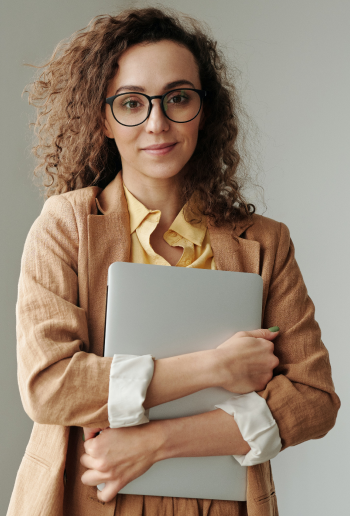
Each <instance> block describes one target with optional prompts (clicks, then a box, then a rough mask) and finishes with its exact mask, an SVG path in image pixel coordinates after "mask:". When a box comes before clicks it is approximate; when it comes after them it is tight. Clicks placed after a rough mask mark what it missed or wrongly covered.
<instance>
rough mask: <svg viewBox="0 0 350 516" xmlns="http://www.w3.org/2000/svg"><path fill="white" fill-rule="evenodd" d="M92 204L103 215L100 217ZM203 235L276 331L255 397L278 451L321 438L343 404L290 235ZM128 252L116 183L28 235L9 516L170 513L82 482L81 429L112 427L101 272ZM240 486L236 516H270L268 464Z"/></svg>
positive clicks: (240, 227)
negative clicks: (20, 412) (18, 455)
mask: <svg viewBox="0 0 350 516" xmlns="http://www.w3.org/2000/svg"><path fill="white" fill-rule="evenodd" d="M97 197H98V200H99V203H100V205H101V207H102V209H103V210H104V213H105V215H104V216H101V215H98V214H97V207H96V198H97ZM207 227H208V230H209V234H210V244H211V247H212V250H213V254H214V256H215V264H216V267H217V269H218V270H227V271H230V270H231V271H237V272H249V273H256V274H260V275H261V277H262V279H263V284H264V291H263V317H262V327H263V328H270V327H271V326H275V325H278V326H279V327H280V328H281V332H280V334H279V335H278V337H277V338H276V339H275V340H274V345H275V348H274V350H275V351H274V352H275V354H276V356H277V357H278V359H279V365H278V367H277V368H276V369H275V371H274V376H273V378H272V379H271V381H270V382H269V383H268V384H267V386H266V388H265V389H264V390H263V391H260V392H258V395H259V396H261V397H262V398H264V399H265V400H266V402H267V404H268V406H269V409H270V411H271V414H272V415H273V417H274V419H275V420H276V422H277V425H278V428H279V432H280V437H281V441H282V452H283V450H285V449H286V448H288V447H290V446H295V445H297V444H299V443H301V442H304V441H307V440H309V439H319V438H321V437H323V436H325V435H326V434H327V433H328V432H329V431H330V429H331V428H332V427H333V426H334V424H335V422H336V417H337V413H338V410H339V407H340V400H339V398H338V396H337V394H336V393H335V389H334V385H333V381H332V376H331V366H330V362H329V355H328V352H327V349H326V347H325V346H324V344H323V342H322V340H321V332H320V328H319V326H318V324H317V322H316V321H315V318H314V315H315V308H314V305H313V303H312V301H311V299H310V297H309V296H308V293H307V289H306V287H305V283H304V281H303V277H302V274H301V272H300V270H299V267H298V264H297V262H296V260H295V253H294V246H293V242H292V240H291V238H290V234H289V230H288V228H287V227H286V226H285V225H284V224H283V223H280V222H277V221H274V220H271V219H269V218H267V217H263V216H260V215H256V214H254V215H253V216H252V217H251V218H250V219H249V220H248V219H247V220H244V221H242V222H240V223H236V225H235V226H232V225H231V224H227V225H224V226H221V227H215V226H213V225H212V224H211V223H210V222H209V221H208V225H207ZM232 232H233V233H234V238H232ZM130 244H131V239H130V219H129V213H128V208H127V202H126V199H125V194H124V189H123V185H122V180H121V175H120V174H119V173H118V174H117V176H116V177H115V179H114V180H113V181H112V182H111V183H109V185H108V186H107V187H106V188H105V189H104V190H102V189H101V188H99V187H97V186H93V187H88V188H82V189H80V190H75V191H72V192H67V193H63V194H61V195H56V196H52V197H50V198H49V199H48V200H47V201H46V203H45V205H44V208H43V210H42V212H41V214H40V215H39V217H38V218H37V219H36V221H35V222H34V224H33V225H32V227H31V229H30V231H29V234H28V236H27V239H26V242H25V246H24V251H23V256H22V262H21V273H20V279H19V286H18V301H17V307H16V312H17V314H16V315H17V360H18V370H17V372H18V385H19V391H20V395H21V399H22V403H23V407H24V410H25V411H26V413H27V414H28V416H29V417H30V418H31V419H32V420H33V421H34V425H33V430H32V433H31V436H30V440H29V443H28V445H27V447H26V450H25V454H24V457H23V460H22V462H21V465H20V467H19V470H18V473H17V477H16V482H15V486H14V489H13V493H12V497H11V501H10V505H9V508H8V513H7V515H8V516H18V515H19V514H20V515H21V516H51V515H53V514H54V515H55V516H63V515H64V516H73V515H74V516H80V515H81V516H113V514H114V513H115V511H116V508H117V514H118V515H119V514H120V512H118V511H120V507H121V506H122V509H123V513H122V514H123V516H126V515H128V516H129V515H130V516H135V514H136V515H137V514H142V512H140V511H144V514H150V511H152V514H157V510H158V509H157V507H158V508H159V511H158V514H171V512H169V511H171V510H173V509H171V506H172V501H171V500H170V501H169V500H168V499H166V500H165V501H163V500H161V499H160V500H158V499H157V500H153V499H152V500H149V498H154V497H143V498H142V497H141V498H139V497H126V495H125V496H123V497H120V495H118V496H117V497H116V499H115V500H112V501H111V502H108V503H101V502H100V501H99V500H98V498H97V489H96V487H91V486H85V485H83V484H82V482H81V480H80V478H81V475H82V474H83V473H84V471H85V468H84V467H83V466H82V465H81V464H80V457H81V455H82V454H83V453H84V446H83V444H84V443H83V441H82V428H81V427H83V426H87V427H90V428H96V427H100V428H105V427H107V426H108V425H109V421H108V391H109V374H110V368H111V362H112V358H109V357H103V339H104V322H105V304H106V285H107V273H108V267H109V265H110V264H111V263H113V262H116V261H129V260H130ZM300 467H302V465H300ZM247 475H248V476H247V502H246V509H243V510H246V511H247V513H248V516H276V515H277V514H278V509H277V500H276V493H275V487H274V482H273V478H272V473H271V466H270V462H269V461H267V462H264V463H262V464H257V465H255V466H249V467H248V469H247ZM296 496H297V495H296ZM185 503H186V516H197V515H198V514H201V515H202V514H204V510H205V511H207V512H206V515H208V516H214V515H215V516H216V515H218V514H220V516H221V515H225V514H230V515H234V512H232V511H231V508H229V509H228V510H227V504H224V503H222V502H220V501H215V503H214V502H205V501H204V502H203V503H201V502H198V501H196V500H194V501H188V502H187V501H186V502H181V501H180V502H178V503H177V505H176V511H177V510H178V512H177V514H181V511H182V513H183V514H184V512H183V510H182V507H184V504H185ZM144 504H147V505H148V507H149V508H150V509H148V508H145V507H144ZM162 504H164V505H166V511H165V510H164V511H163V512H162ZM174 505H175V504H174ZM201 507H202V508H201ZM208 507H209V509H208ZM168 509H169V511H168ZM135 510H137V511H139V512H135ZM225 511H226V512H225ZM230 511H231V512H230ZM242 514H243V513H242ZM234 516H236V515H234Z"/></svg>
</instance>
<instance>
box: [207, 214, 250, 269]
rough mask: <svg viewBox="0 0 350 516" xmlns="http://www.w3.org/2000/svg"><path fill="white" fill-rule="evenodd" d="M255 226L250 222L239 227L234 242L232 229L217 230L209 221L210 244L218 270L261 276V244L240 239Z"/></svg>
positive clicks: (223, 227)
mask: <svg viewBox="0 0 350 516" xmlns="http://www.w3.org/2000/svg"><path fill="white" fill-rule="evenodd" d="M253 224H254V222H253V221H250V222H245V223H244V224H240V225H237V228H236V230H235V235H236V240H234V239H233V238H232V236H231V232H232V229H231V227H228V226H221V227H218V228H217V227H215V226H212V225H211V224H210V223H209V220H208V230H209V236H210V244H211V247H212V250H213V253H214V259H215V264H216V267H217V269H218V270H222V271H236V272H251V273H254V274H260V244H259V242H256V241H254V240H246V239H244V238H240V235H241V234H242V233H243V232H244V231H245V230H246V229H247V228H248V227H250V226H252V225H253Z"/></svg>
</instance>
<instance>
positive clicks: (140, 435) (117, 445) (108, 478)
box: [80, 422, 159, 502]
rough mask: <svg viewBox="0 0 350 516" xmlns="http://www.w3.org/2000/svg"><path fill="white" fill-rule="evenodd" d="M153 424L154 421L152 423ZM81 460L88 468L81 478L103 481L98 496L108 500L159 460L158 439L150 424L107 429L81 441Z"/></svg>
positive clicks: (88, 482)
mask: <svg viewBox="0 0 350 516" xmlns="http://www.w3.org/2000/svg"><path fill="white" fill-rule="evenodd" d="M155 423H156V422H155ZM84 448H85V452H86V453H84V455H82V456H81V458H80V462H81V464H82V465H83V466H85V467H86V468H88V470H87V471H85V473H84V474H83V475H82V477H81V481H82V483H83V484H85V485H88V486H97V485H98V484H101V483H105V484H106V485H105V487H104V488H103V490H102V491H98V492H97V497H98V499H99V500H101V501H102V502H110V501H111V500H112V499H113V498H114V497H115V496H116V495H117V494H118V492H119V491H120V489H122V488H123V487H124V486H126V484H128V483H129V482H131V481H132V480H134V479H135V478H137V477H139V476H141V475H142V474H143V473H145V472H146V471H147V470H148V469H149V468H150V467H151V466H152V465H153V464H154V463H155V462H157V460H158V455H157V454H158V448H159V439H158V437H157V436H156V434H155V432H153V423H152V422H150V423H146V424H144V425H138V426H132V427H127V428H107V429H105V430H104V431H103V432H102V433H101V434H100V435H98V436H97V437H95V438H94V439H88V440H86V441H85V443H84Z"/></svg>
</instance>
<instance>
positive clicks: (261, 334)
mask: <svg viewBox="0 0 350 516" xmlns="http://www.w3.org/2000/svg"><path fill="white" fill-rule="evenodd" d="M275 328H278V326H273V327H272V328H271V329H273V330H275ZM279 331H280V329H279V328H278V330H276V331H270V330H268V329H263V328H260V329H259V330H252V331H240V332H239V333H238V334H237V337H255V338H256V339H259V338H260V339H265V340H272V339H274V338H275V337H277V335H278V333H279Z"/></svg>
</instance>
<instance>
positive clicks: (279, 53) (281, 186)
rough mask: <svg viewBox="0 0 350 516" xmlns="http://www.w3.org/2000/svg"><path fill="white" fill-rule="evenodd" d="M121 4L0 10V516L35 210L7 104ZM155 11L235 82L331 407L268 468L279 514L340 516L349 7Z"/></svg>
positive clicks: (15, 441) (90, 1)
mask: <svg viewBox="0 0 350 516" xmlns="http://www.w3.org/2000/svg"><path fill="white" fill-rule="evenodd" d="M132 4H134V5H144V2H143V3H141V2H137V1H136V2H115V1H107V0H99V1H97V0H96V1H94V0H84V1H83V0H74V1H69V2H68V1H67V0H59V1H54V0H45V1H43V0H31V1H24V0H20V1H19V0H16V1H10V0H6V2H3V3H2V6H1V13H0V14H1V17H0V24H1V25H0V37H1V45H0V53H1V86H0V87H1V97H0V98H1V113H2V116H1V138H0V143H1V156H2V170H1V185H2V188H1V218H0V223H1V242H2V245H1V310H0V317H1V352H2V355H1V356H2V359H1V362H0V367H1V374H0V381H1V390H0V403H1V415H2V419H1V421H2V439H1V441H0V454H1V458H0V461H1V464H2V468H1V473H0V474H1V480H0V499H1V505H0V515H1V516H3V515H5V514H6V509H7V506H8V502H9V498H10V495H11V491H12V488H13V484H14V480H15V476H16V472H17V469H18V466H19V464H20V461H21V458H22V456H23V453H24V450H25V446H26V444H27V442H28V439H29V435H30V431H31V428H32V421H31V420H30V419H29V418H28V416H27V415H26V414H25V412H24V411H23V408H22V405H21V401H20V397H19V392H18V386H17V378H16V340H15V303H16V296H17V282H18V275H19V266H20V258H21V253H22V249H23V244H24V240H25V237H26V235H27V233H28V230H29V228H30V226H31V224H32V223H33V221H34V219H35V218H36V217H37V216H38V214H39V212H40V210H41V207H42V203H43V201H42V199H41V198H40V196H39V194H38V192H37V190H36V189H35V187H34V186H32V184H31V179H30V174H31V173H32V170H33V167H34V161H33V159H32V158H31V157H30V153H29V149H30V145H31V133H30V131H29V129H28V128H27V124H28V121H29V119H30V118H32V117H33V110H32V108H30V107H28V105H27V103H26V100H22V99H21V92H22V90H23V88H24V86H25V84H26V83H27V82H29V81H30V78H31V76H32V73H33V72H32V70H31V69H29V68H25V67H23V66H22V64H23V62H31V63H41V62H42V61H43V60H44V59H45V58H47V57H48V56H49V55H50V54H51V52H52V50H53V48H54V47H55V45H56V44H57V43H58V41H60V40H61V39H63V38H65V37H67V36H69V35H70V34H71V33H72V32H74V31H75V30H77V29H79V28H82V27H83V26H85V25H86V24H87V23H88V22H89V20H90V19H91V18H92V17H93V16H94V15H96V14H99V13H106V12H109V13H112V12H113V11H115V10H117V9H118V6H126V5H132ZM148 5H150V4H148ZM163 5H168V6H173V7H176V8H177V9H179V10H181V11H183V12H185V13H188V14H190V15H193V16H195V17H197V18H199V19H202V20H205V21H207V22H208V23H209V25H210V26H211V28H212V30H213V33H214V35H215V37H216V38H217V39H218V41H219V43H220V44H221V45H222V47H223V50H224V52H225V54H226V55H227V56H228V58H229V59H230V60H231V61H232V62H233V63H234V64H235V65H236V66H237V67H238V69H239V70H240V71H241V74H240V76H239V81H238V83H237V84H238V87H239V89H240V92H241V95H242V98H243V100H244V103H245V105H246V108H247V110H248V112H249V114H250V116H251V118H252V120H253V121H255V123H256V124H257V126H258V130H259V139H257V140H256V159H257V160H258V165H259V167H258V168H260V170H261V173H260V177H259V181H260V184H262V186H263V187H264V189H265V201H266V204H267V210H266V211H264V215H266V216H268V217H271V218H274V219H276V220H278V221H282V222H284V223H285V224H287V226H288V227H289V229H290V231H291V236H292V239H293V241H294V244H295V247H296V257H297V260H298V263H299V265H300V268H301V271H302V273H303V276H304V279H305V282H306V285H307V287H308V290H309V294H310V296H311V298H312V299H313V301H314V303H315V305H316V319H317V320H318V322H319V324H320V326H321V329H322V336H323V340H324V342H325V344H326V346H327V348H328V350H329V353H330V359H331V364H332V369H333V379H334V383H335V387H336V392H337V393H338V395H339V396H340V398H341V401H342V407H341V409H340V412H339V415H338V419H337V423H336V426H335V427H334V429H332V430H331V432H330V433H329V434H328V435H327V436H326V437H324V438H323V439H320V440H314V441H308V442H306V443H303V444H301V445H299V446H297V447H294V448H289V449H287V450H285V451H283V452H282V453H281V454H280V455H279V456H278V457H276V458H275V459H273V461H272V469H273V473H274V479H275V484H276V491H277V499H278V504H279V510H280V514H281V515H283V516H295V515H298V516H313V515H317V516H329V515H330V514H347V513H348V499H347V489H348V485H349V478H350V475H349V473H348V469H347V467H346V465H347V461H348V457H350V453H349V452H350V449H349V439H348V435H347V434H348V428H349V423H350V417H349V398H350V390H349V374H348V364H349V362H350V352H349V347H348V337H347V334H346V325H345V322H346V320H347V316H348V312H349V308H350V299H349V297H350V296H349V291H350V284H349V273H348V267H349V257H350V237H349V222H350V220H349V219H350V217H349V212H348V194H349V191H350V180H349V161H350V160H349V152H348V148H349V136H350V134H349V133H350V131H349V126H350V125H349V120H350V116H349V115H350V112H349V111H350V109H349V100H348V98H349V93H348V92H349V91H350V71H349V51H350V35H349V34H350V31H349V28H348V25H349V24H348V20H349V17H350V3H349V2H347V1H341V0H332V1H331V0H329V1H325V0H308V1H307V2H305V1H301V0H294V2H289V1H287V0H279V1H277V0H276V1H272V0H266V1H264V0H244V1H242V0H236V1H232V0H217V1H216V2H212V1H210V0H206V1H201V0H186V1H185V0H177V1H176V3H174V4H173V5H172V2H166V1H165V2H163ZM34 10H35V11H34ZM259 210H260V213H262V212H263V208H262V206H260V208H259ZM275 323H276V324H278V321H275Z"/></svg>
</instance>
